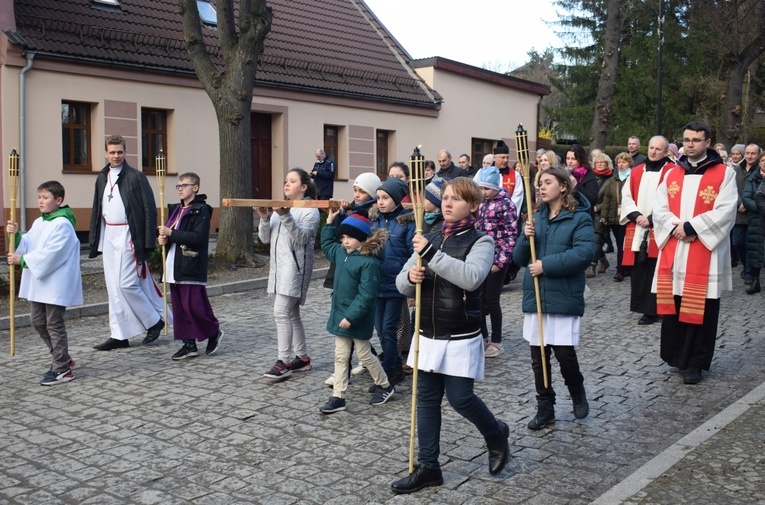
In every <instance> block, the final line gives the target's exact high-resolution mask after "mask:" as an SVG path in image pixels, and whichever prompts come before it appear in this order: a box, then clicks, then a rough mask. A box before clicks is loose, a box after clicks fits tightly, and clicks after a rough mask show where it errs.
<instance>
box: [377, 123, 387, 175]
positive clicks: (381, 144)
mask: <svg viewBox="0 0 765 505" xmlns="http://www.w3.org/2000/svg"><path fill="white" fill-rule="evenodd" d="M389 133H390V132H388V131H386V130H377V146H376V150H377V151H376V153H375V160H376V161H375V165H376V167H377V176H378V177H379V178H380V180H381V181H384V180H385V179H387V178H388V135H389Z"/></svg>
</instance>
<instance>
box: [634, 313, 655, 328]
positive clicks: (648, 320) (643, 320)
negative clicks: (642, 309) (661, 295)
mask: <svg viewBox="0 0 765 505" xmlns="http://www.w3.org/2000/svg"><path fill="white" fill-rule="evenodd" d="M658 320H659V316H649V315H648V314H645V315H643V317H641V318H640V319H638V324H639V325H641V326H642V325H646V324H653V323H655V322H656V321H658Z"/></svg>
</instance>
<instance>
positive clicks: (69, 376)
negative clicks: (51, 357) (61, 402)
mask: <svg viewBox="0 0 765 505" xmlns="http://www.w3.org/2000/svg"><path fill="white" fill-rule="evenodd" d="M70 380H74V374H73V373H72V370H70V369H68V368H67V369H66V370H65V371H63V372H54V371H53V370H48V372H47V373H46V374H45V375H43V378H42V380H41V381H40V384H41V385H43V386H55V385H56V384H63V383H64V382H69V381H70Z"/></svg>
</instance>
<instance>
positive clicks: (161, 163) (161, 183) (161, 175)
mask: <svg viewBox="0 0 765 505" xmlns="http://www.w3.org/2000/svg"><path fill="white" fill-rule="evenodd" d="M166 161H167V159H166V158H165V153H164V151H163V150H162V149H160V150H159V154H158V155H157V157H156V158H155V162H156V174H157V186H158V187H159V221H160V224H161V225H162V226H165V177H166V176H167V167H166V165H165V162H166ZM162 271H163V272H162V299H163V300H164V302H165V337H167V327H168V326H169V324H170V322H169V321H168V319H167V247H166V246H165V244H162Z"/></svg>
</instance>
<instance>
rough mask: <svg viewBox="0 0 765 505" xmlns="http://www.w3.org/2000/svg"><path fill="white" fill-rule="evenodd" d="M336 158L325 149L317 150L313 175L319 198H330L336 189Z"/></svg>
mask: <svg viewBox="0 0 765 505" xmlns="http://www.w3.org/2000/svg"><path fill="white" fill-rule="evenodd" d="M336 168H337V167H335V160H333V159H332V158H330V157H329V156H327V153H325V152H324V150H323V149H317V150H316V163H314V164H313V169H312V170H311V177H312V178H313V182H314V184H316V194H317V196H318V199H319V200H329V199H330V198H332V195H333V194H334V191H335V170H336Z"/></svg>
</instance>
